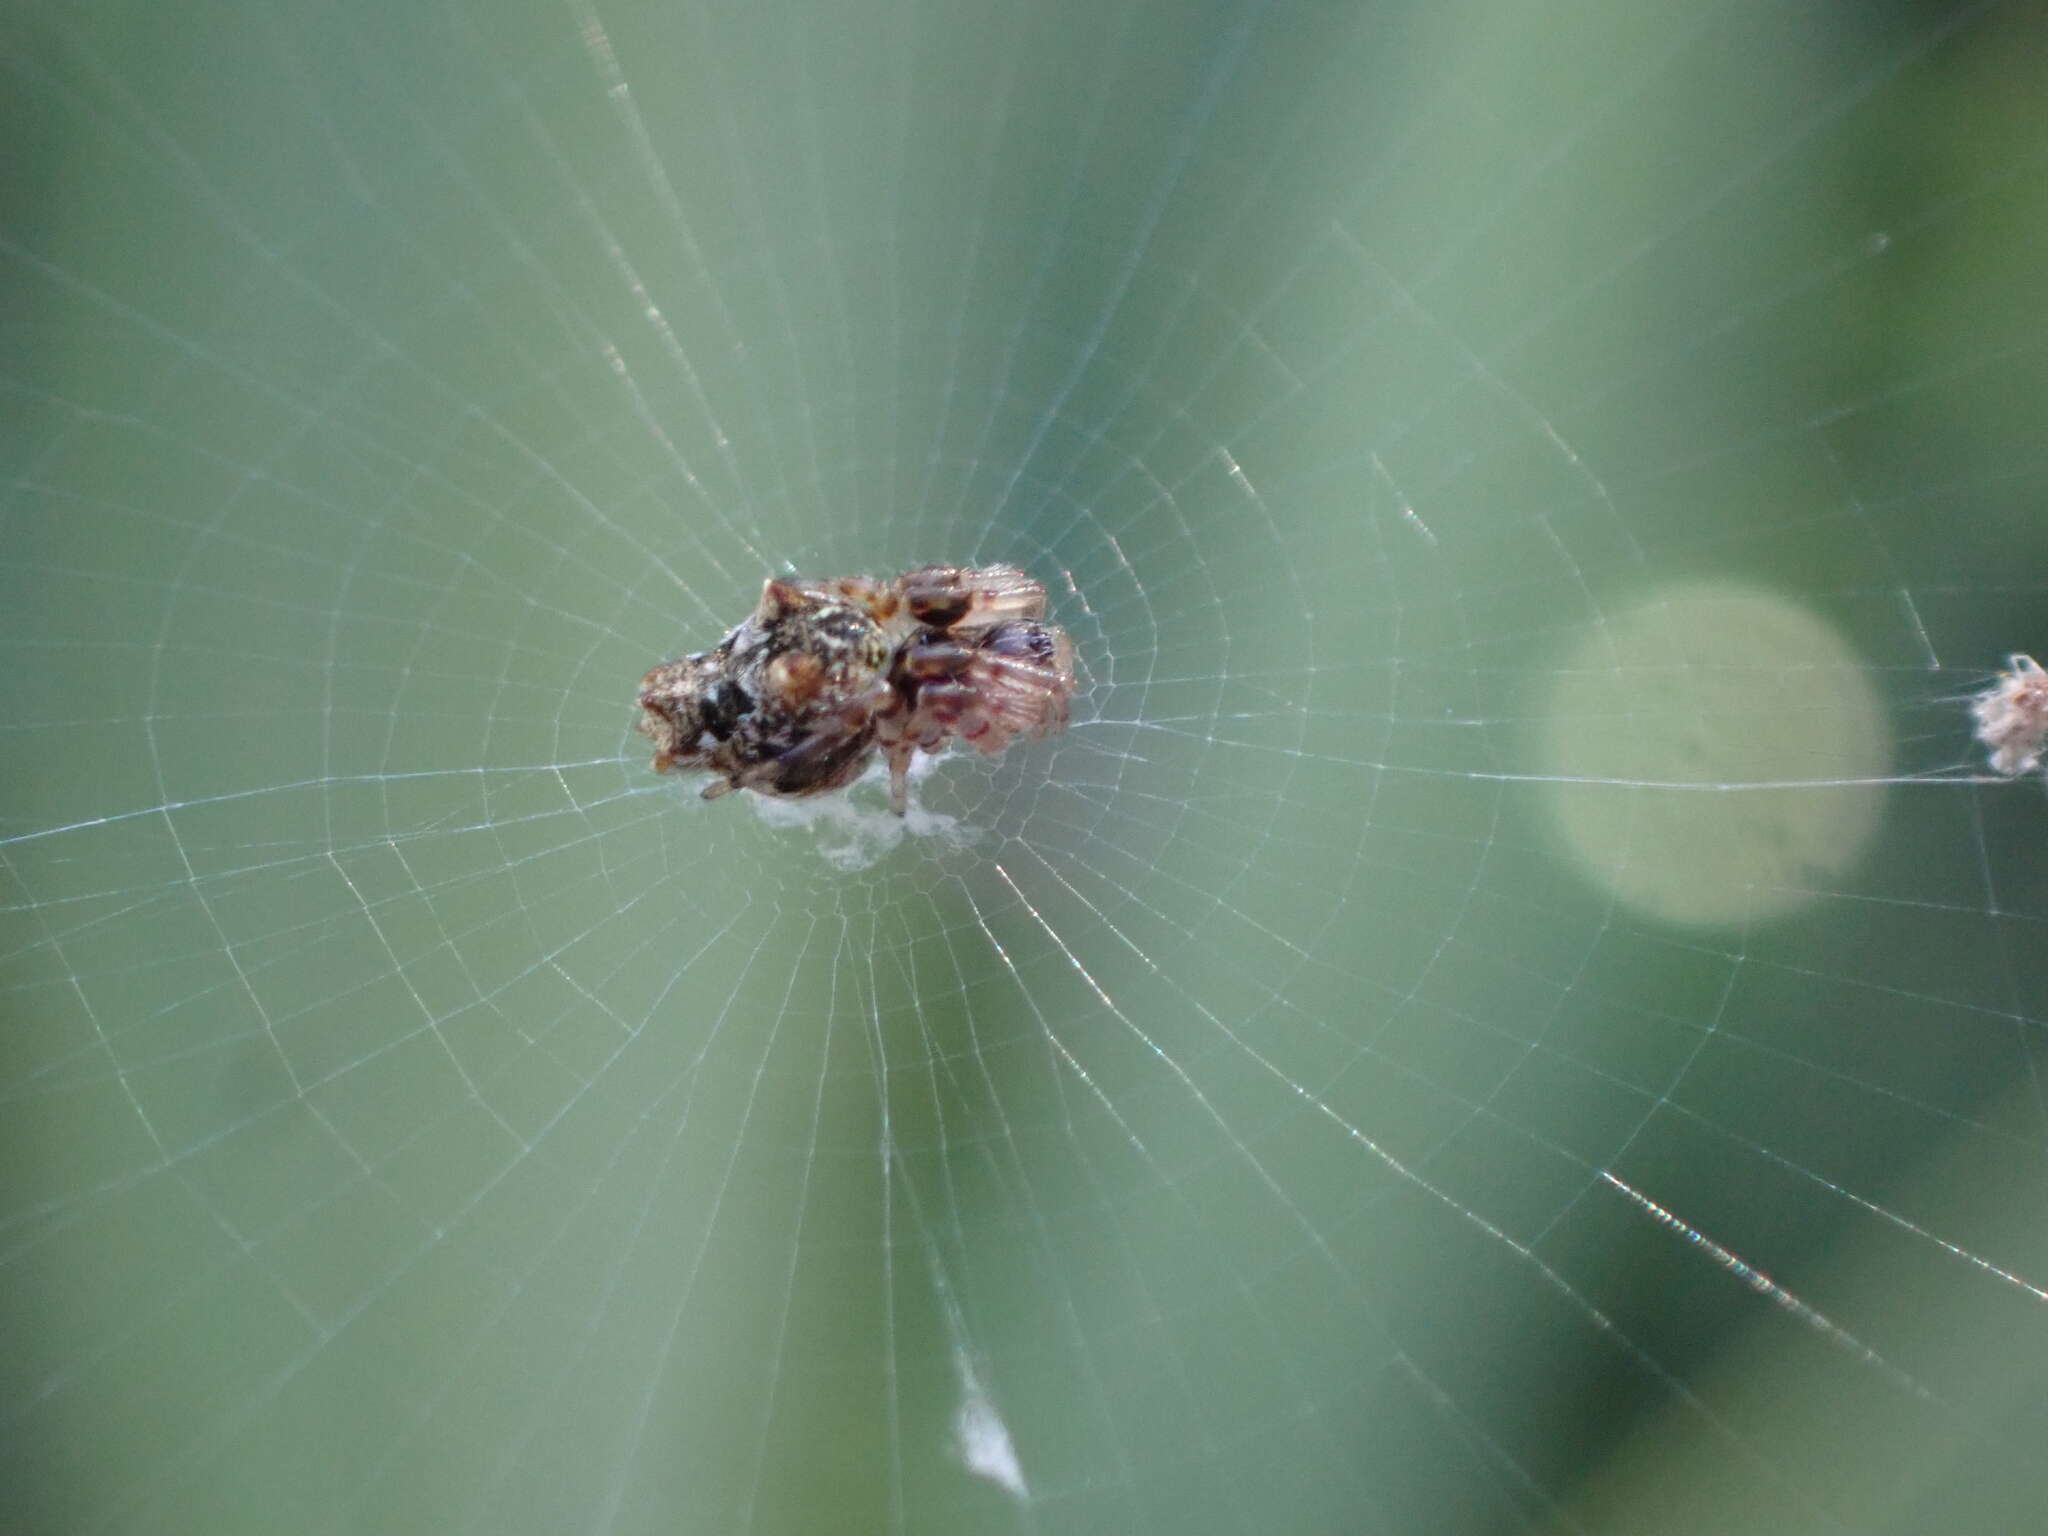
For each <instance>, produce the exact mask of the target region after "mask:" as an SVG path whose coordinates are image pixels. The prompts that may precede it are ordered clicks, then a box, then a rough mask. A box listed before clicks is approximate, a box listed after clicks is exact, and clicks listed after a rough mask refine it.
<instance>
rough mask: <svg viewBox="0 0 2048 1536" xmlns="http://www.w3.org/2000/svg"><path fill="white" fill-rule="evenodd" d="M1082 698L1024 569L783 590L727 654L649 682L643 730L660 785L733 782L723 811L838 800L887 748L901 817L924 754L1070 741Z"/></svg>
mask: <svg viewBox="0 0 2048 1536" xmlns="http://www.w3.org/2000/svg"><path fill="white" fill-rule="evenodd" d="M1073 692H1074V657H1073V646H1072V645H1071V643H1070V642H1069V641H1068V639H1067V636H1066V634H1065V632H1064V631H1062V630H1061V629H1060V628H1059V627H1058V626H1056V625H1053V624H1048V623H1046V622H1045V588H1043V587H1042V586H1040V585H1039V584H1038V583H1037V582H1035V581H1033V580H1032V579H1031V578H1030V577H1029V576H1027V575H1025V574H1024V573H1023V572H1022V571H1020V570H1017V569H1016V568H1015V567H1013V566H1007V565H989V566H978V567H977V566H950V565H928V566H923V567H921V568H919V569H918V570H914V571H910V572H907V573H906V574H904V575H902V576H899V577H897V578H896V579H895V580H894V581H887V582H884V581H876V580H874V579H873V578H871V577H867V576H845V577H833V578H830V579H826V580H813V579H809V578H802V577H792V578H789V579H787V580H776V579H772V578H771V579H770V580H769V581H768V582H766V583H765V584H764V585H763V586H762V588H761V601H760V602H759V603H758V604H757V605H756V606H755V608H754V611H753V613H752V614H750V615H749V616H748V617H747V619H746V621H745V622H744V623H742V624H741V625H740V626H739V627H738V628H737V629H735V630H733V632H732V633H731V634H729V635H727V636H726V637H725V638H724V639H723V640H721V641H720V642H719V643H718V644H717V645H716V646H714V647H713V648H712V649H710V650H708V651H702V652H699V653H698V654H697V655H694V656H686V657H684V658H683V659H682V660H681V661H665V662H663V663H662V664H661V665H660V666H658V667H656V668H655V669H654V670H653V671H652V672H649V673H648V674H647V676H646V677H645V678H644V679H643V680H642V681H641V684H640V711H641V713H640V731H641V733H642V734H643V735H645V736H647V737H648V738H649V739H651V740H652V741H653V742H654V767H655V769H656V771H657V772H662V771H666V770H668V769H670V768H708V769H710V770H711V771H712V772H713V773H714V774H716V775H718V777H716V778H714V779H713V780H712V781H711V782H710V783H709V784H708V785H706V786H705V789H704V798H705V799H707V800H709V799H715V798H716V797H717V796H719V795H722V794H725V793H727V792H728V791H729V790H734V789H751V790H755V791H758V792H759V793H761V794H766V795H789V796H795V795H817V794H823V793H825V792H826V791H828V790H834V789H839V788H841V787H843V786H844V785H847V784H850V783H852V782H853V781H854V780H855V779H856V778H858V777H859V776H860V772H861V769H862V768H863V767H864V766H865V765H866V763H867V760H868V757H869V755H870V753H872V752H874V751H876V750H878V749H879V750H880V751H882V752H883V753H885V754H886V755H887V757H888V761H889V802H890V804H891V806H893V807H894V809H895V811H896V814H897V815H899V816H900V815H902V814H903V811H904V808H905V806H906V804H907V803H908V796H909V773H910V759H911V755H912V753H913V752H915V751H917V750H918V749H920V748H921V749H923V750H924V751H927V752H930V751H935V750H936V749H937V748H939V747H940V746H942V745H944V743H945V742H946V741H947V740H948V739H949V738H951V737H955V736H957V737H959V738H960V739H961V740H962V741H965V742H968V743H970V744H971V745H973V746H974V747H976V748H978V749H979V750H981V751H982V752H985V753H994V752H1000V751H1001V750H1002V749H1003V748H1004V747H1006V746H1008V745H1009V744H1010V742H1011V741H1013V740H1015V739H1016V738H1017V737H1019V736H1043V735H1046V734H1048V733H1050V732H1053V731H1057V730H1059V729H1060V728H1062V727H1063V726H1065V724H1066V723H1067V703H1068V700H1069V699H1070V698H1071V697H1072V696H1073Z"/></svg>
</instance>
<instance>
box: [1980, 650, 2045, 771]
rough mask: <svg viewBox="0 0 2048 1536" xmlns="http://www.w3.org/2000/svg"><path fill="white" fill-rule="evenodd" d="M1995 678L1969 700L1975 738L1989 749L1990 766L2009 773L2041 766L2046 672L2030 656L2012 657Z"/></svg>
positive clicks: (2043, 739) (2043, 741) (2031, 769)
mask: <svg viewBox="0 0 2048 1536" xmlns="http://www.w3.org/2000/svg"><path fill="white" fill-rule="evenodd" d="M2006 666H2007V668H2008V670H2007V671H2004V672H2001V673H1999V674H1998V681H1997V682H1995V683H1993V684H1992V685H1991V686H1990V687H1989V688H1987V689H1985V690H1984V691H1983V692H1982V693H1980V694H1978V695H1977V697H1976V698H1974V699H1972V700H1971V701H1970V715H1971V718H1973V719H1974V720H1975V721H1976V722H1977V739H1978V740H1979V741H1981V742H1982V743H1983V744H1984V745H1985V746H1987V747H1989V748H1990V749H1991V766H1992V767H1993V768H1995V769H1997V770H1998V771H1999V772H2000V773H2003V774H2006V775H2008V776H2010V775H2014V774H2021V773H2031V772H2032V771H2033V770H2034V769H2036V768H2038V767H2040V766H2041V754H2042V748H2043V745H2044V743H2048V671H2043V670H2042V667H2041V664H2040V663H2039V662H2038V661H2036V660H2034V658H2033V657H2031V656H2013V657H2011V658H2009V659H2008V660H2007V662H2006Z"/></svg>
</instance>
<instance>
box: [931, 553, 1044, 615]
mask: <svg viewBox="0 0 2048 1536" xmlns="http://www.w3.org/2000/svg"><path fill="white" fill-rule="evenodd" d="M899 585H900V586H901V587H902V589H903V606H904V608H905V610H906V611H907V612H908V613H909V615H910V617H911V618H913V619H915V620H916V621H917V622H918V623H920V624H925V625H929V626H930V627H931V628H933V629H951V628H952V627H953V626H955V625H957V624H969V625H974V626H976V627H979V626H981V625H986V624H999V623H1002V622H1004V621H1005V620H1009V619H1042V618H1044V617H1045V588H1044V587H1042V586H1040V585H1039V584H1038V583H1037V582H1035V581H1033V580H1032V579H1031V578H1030V577H1029V576H1027V575H1025V574H1024V573H1023V572H1022V571H1020V570H1018V569H1017V568H1016V567H1015V566H1014V565H984V566H959V565H927V566H921V567H919V568H918V569H917V570H914V571H910V572H907V573H906V574H905V575H904V576H903V578H902V580H901V581H900V582H899Z"/></svg>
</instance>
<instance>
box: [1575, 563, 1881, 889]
mask: <svg viewBox="0 0 2048 1536" xmlns="http://www.w3.org/2000/svg"><path fill="white" fill-rule="evenodd" d="M1540 742H1541V745H1540V754H1541V759H1542V762H1541V767H1540V770H1539V771H1540V772H1541V773H1542V774H1544V775H1545V776H1546V777H1548V778H1551V779H1553V780H1554V781H1555V782H1552V783H1550V784H1549V785H1547V786H1546V798H1547V800H1548V803H1549V808H1550V812H1551V817H1552V821H1553V823H1554V825H1555V827H1556V829H1557V832H1558V834H1559V836H1560V837H1561V838H1562V839H1563V841H1564V843H1565V845H1566V846H1567V847H1568V848H1569V849H1570V851H1571V853H1572V855H1573V857H1574V858H1575V859H1576V860H1577V861H1578V862H1579V863H1581V864H1582V865H1584V866H1585V868H1586V869H1587V870H1588V872H1589V873H1590V874H1591V875H1592V876H1593V878H1595V879H1596V880H1598V881H1599V882H1600V883H1601V884H1602V885H1604V886H1605V887H1607V888H1608V889H1609V890H1611V891H1612V892H1613V893H1614V895H1615V896H1616V897H1618V898H1619V899H1620V900H1621V901H1622V902H1623V903H1625V904H1626V905H1628V906H1629V907H1631V908H1634V909H1635V910H1637V911H1639V912H1642V913H1644V914H1646V915H1649V916H1652V917H1656V918H1661V919H1663V920H1665V921H1667V922H1671V923H1678V924H1684V925H1688V926H1725V925H1730V924H1737V923H1745V922H1755V921H1761V920H1768V919H1771V918H1775V917H1779V916H1783V915H1785V914H1787V913H1789V912H1792V911H1795V910H1797V909H1799V908H1800V907H1803V906H1805V905H1807V904H1808V902H1809V901H1811V900H1812V899H1813V897H1814V896H1815V895H1816V894H1818V893H1821V892H1825V891H1830V890H1839V889H1841V888H1842V886H1843V883H1844V881H1845V880H1846V878H1847V876H1848V874H1849V872H1850V870H1851V868H1852V867H1853V866H1854V865H1855V863H1856V861H1857V859H1858V858H1859V857H1860V855H1861V854H1862V852H1863V850H1864V848H1865V847H1866V846H1867V845H1868V843H1869V841H1870V836H1871V833H1872V831H1873V830H1874V829H1875V827H1876V825H1877V821H1878V816H1879V812H1880V810H1881V808H1882V804H1883V799H1884V785H1883V781H1884V779H1885V777H1886V774H1887V770H1888V767H1889V763H1890V755H1891V754H1890V745H1889V737H1888V732H1887V729H1886V723H1885V717H1884V712H1883V710H1882V708H1881V707H1880V705H1879V703H1878V700H1877V696H1876V694H1875V693H1874V692H1873V691H1872V689H1871V686H1870V682H1869V672H1868V669H1867V666H1866V664H1865V663H1864V662H1863V661H1862V659H1861V658H1859V657H1858V656H1857V655H1856V654H1855V652H1854V651H1852V650H1851V649H1850V648H1849V647H1848V646H1847V645H1846V644H1845V643H1844V642H1843V640H1842V639H1841V637H1840V636H1839V635H1837V634H1836V633H1835V631H1834V630H1833V629H1832V628H1830V627H1829V626H1828V625H1827V624H1825V623H1823V622H1822V621H1821V620H1819V619H1818V618H1816V617H1814V616H1813V615H1812V614H1811V613H1809V612H1807V611H1806V610H1805V609H1804V608H1802V607H1800V606H1799V605H1798V604H1797V603H1795V602H1793V601H1792V600H1790V599H1788V598H1785V597H1782V596H1779V595H1776V594H1773V593H1770V592H1767V591H1763V590H1760V589H1757V588H1754V587H1748V586H1742V585H1738V584H1734V583H1721V582H1695V583H1686V584H1680V585H1674V586H1670V587H1666V588H1663V589H1661V590H1660V591H1657V592H1654V593H1652V594H1650V595H1649V596H1648V597H1646V598H1644V599H1642V600H1641V601H1639V602H1637V603H1635V604H1633V605H1631V606H1629V607H1626V608H1621V609H1617V610H1616V611H1614V612H1612V613H1610V614H1609V615H1607V617H1606V618H1605V619H1604V620H1603V621H1602V622H1601V623H1600V624H1598V625H1596V626H1595V627H1594V628H1593V629H1592V630H1591V631H1590V632H1588V633H1587V634H1585V635H1584V636H1583V637H1582V638H1581V640H1580V642H1579V643H1578V645H1577V646H1576V647H1575V648H1574V649H1573V650H1572V651H1571V652H1570V654H1568V655H1566V656H1565V657H1564V658H1563V659H1562V660H1561V661H1560V662H1559V663H1558V668H1557V672H1556V674H1555V678H1554V681H1553V683H1552V685H1551V689H1550V695H1549V699H1548V701H1547V707H1546V708H1545V710H1544V711H1543V715H1542V719H1541V722H1540Z"/></svg>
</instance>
